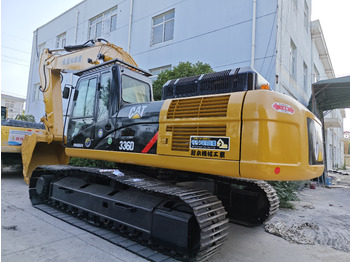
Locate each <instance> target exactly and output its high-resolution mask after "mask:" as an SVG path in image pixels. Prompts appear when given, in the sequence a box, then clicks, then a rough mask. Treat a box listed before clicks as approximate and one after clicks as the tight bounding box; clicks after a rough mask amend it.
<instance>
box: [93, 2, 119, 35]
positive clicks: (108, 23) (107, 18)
mask: <svg viewBox="0 0 350 262" xmlns="http://www.w3.org/2000/svg"><path fill="white" fill-rule="evenodd" d="M116 29H117V7H114V8H112V9H110V10H108V11H106V12H104V13H102V14H100V15H98V16H96V17H94V18H92V19H91V20H90V24H89V38H90V39H94V38H97V37H101V36H102V35H105V34H108V33H109V32H112V31H114V30H116Z"/></svg>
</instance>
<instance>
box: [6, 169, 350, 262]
mask: <svg viewBox="0 0 350 262" xmlns="http://www.w3.org/2000/svg"><path fill="white" fill-rule="evenodd" d="M296 212H297V211H296ZM297 215H298V214H297ZM229 233H230V235H229V237H228V239H227V241H226V243H225V245H224V247H223V248H222V249H221V251H220V252H219V253H218V254H216V256H215V257H213V258H212V259H210V262H216V261H227V262H228V261H243V262H245V261H263V262H264V261H269V262H274V261H276V262H277V261H278V262H280V261H293V262H295V261H325V262H326V261H337V262H338V261H344V262H345V261H350V253H347V252H343V251H338V250H335V249H333V248H331V247H329V246H326V245H319V244H315V245H300V244H292V243H289V242H287V241H286V240H284V239H282V238H280V237H277V236H275V235H272V234H268V233H266V232H265V230H264V228H263V226H260V227H255V228H247V227H244V226H239V225H234V224H230V228H229ZM1 260H2V261H4V262H11V261H13V262H17V261H21V262H26V261H28V262H32V261H55V262H56V261H57V262H58V261H62V262H63V261H64V262H66V261H74V262H80V261H81V262H86V261H135V262H136V261H137V262H138V261H140V262H141V261H146V260H144V259H142V258H140V257H138V256H137V255H135V254H133V253H130V252H128V251H126V250H124V249H123V248H120V247H117V246H115V245H113V244H111V243H109V242H107V241H105V240H103V239H100V238H98V237H96V236H94V235H92V234H90V233H87V232H86V231H83V230H81V229H78V228H75V227H74V226H71V225H69V224H67V223H65V222H63V221H61V220H59V219H56V218H53V217H51V216H50V215H48V214H46V213H43V212H42V211H40V210H37V209H36V208H33V207H32V206H31V204H30V201H29V198H28V187H27V185H26V184H25V182H24V181H23V179H22V176H21V174H20V172H16V173H9V172H6V170H5V172H3V173H2V177H1Z"/></svg>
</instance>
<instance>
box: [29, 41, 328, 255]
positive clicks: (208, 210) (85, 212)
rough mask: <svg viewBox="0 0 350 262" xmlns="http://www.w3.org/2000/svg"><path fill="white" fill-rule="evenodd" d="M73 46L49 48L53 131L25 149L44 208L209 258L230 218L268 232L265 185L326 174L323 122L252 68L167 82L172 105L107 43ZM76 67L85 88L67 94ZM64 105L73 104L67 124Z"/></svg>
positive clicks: (33, 188)
mask: <svg viewBox="0 0 350 262" xmlns="http://www.w3.org/2000/svg"><path fill="white" fill-rule="evenodd" d="M65 50H66V53H65V54H59V53H57V52H56V51H54V50H53V51H50V50H48V49H45V50H44V51H43V54H42V56H41V60H40V67H39V73H40V82H41V90H42V93H43V97H44V102H45V116H44V117H43V118H42V119H41V121H42V122H43V123H44V124H45V128H46V129H45V131H44V132H43V133H42V134H40V133H34V134H32V135H30V136H26V137H25V139H24V141H23V145H22V158H23V173H24V179H25V181H26V182H27V183H28V184H29V195H30V200H31V202H32V204H33V205H34V206H36V207H42V206H43V205H46V206H49V207H50V208H52V210H55V209H56V210H57V209H58V210H60V211H62V212H65V213H68V214H70V215H72V216H75V217H77V218H80V219H82V220H85V221H89V222H91V223H94V224H96V225H98V226H102V227H104V228H106V229H109V230H111V231H113V232H116V233H120V234H122V235H124V236H125V235H126V236H128V237H129V238H131V239H132V240H134V241H136V242H138V243H141V244H142V245H146V246H150V247H151V248H152V249H155V250H157V251H159V252H162V253H164V254H166V255H169V256H171V257H173V258H175V259H181V260H204V259H207V258H208V257H210V256H212V255H214V254H215V253H216V252H217V251H218V250H219V248H220V246H221V245H222V244H223V243H224V241H225V238H226V236H227V234H228V233H227V228H228V222H229V221H232V222H237V223H241V224H245V225H249V226H251V225H259V224H261V223H262V222H264V221H265V220H266V219H268V218H269V217H270V216H271V215H272V214H273V213H275V212H276V211H277V210H278V206H279V200H278V197H277V194H276V192H275V190H274V189H273V188H272V187H271V186H269V184H268V183H266V182H264V180H274V181H285V180H307V179H311V178H314V177H317V176H320V175H321V174H322V172H323V168H324V167H323V152H322V150H323V147H322V145H323V142H322V131H321V130H322V127H321V124H320V121H319V120H318V119H317V118H316V117H315V116H314V115H313V114H312V113H311V112H310V111H308V110H307V109H306V108H305V107H304V106H303V105H301V104H300V103H299V102H297V101H296V100H294V99H293V98H291V97H289V96H286V95H283V94H279V93H276V92H273V91H271V90H266V89H267V86H266V84H267V82H266V80H264V79H263V78H262V77H261V76H260V75H259V74H258V73H257V72H256V71H254V70H253V69H251V68H237V69H232V70H226V71H222V72H216V73H210V74H204V75H200V76H194V77H187V78H181V79H174V80H171V81H168V82H167V83H166V84H165V85H164V86H163V93H162V99H163V100H162V101H153V98H152V87H151V81H150V80H149V78H148V77H149V76H150V74H149V73H148V72H147V71H144V70H142V69H140V68H139V67H138V66H137V64H136V63H135V61H134V60H133V59H132V57H131V56H130V55H129V54H128V53H126V52H125V51H124V50H123V49H121V48H119V47H116V46H115V45H113V44H111V43H108V42H103V41H102V40H97V41H90V42H87V43H85V44H84V45H79V46H68V47H66V48H65ZM72 71H73V72H74V74H75V75H76V76H78V77H79V80H78V81H77V84H76V85H75V87H73V86H65V87H64V90H63V92H62V88H61V81H60V74H61V73H63V72H72ZM62 98H63V99H68V101H69V109H68V111H69V114H68V115H69V117H68V118H67V119H65V120H63V113H62ZM64 130H66V131H64ZM70 157H78V158H88V159H97V160H106V161H113V162H117V163H118V169H98V168H88V167H71V166H67V163H68V161H69V158H70ZM52 165H59V166H52ZM38 166H39V167H38ZM42 209H44V208H42ZM45 210H46V212H48V211H47V210H49V209H45ZM50 210H51V209H50ZM51 213H55V214H57V211H54V212H51ZM134 252H136V251H134Z"/></svg>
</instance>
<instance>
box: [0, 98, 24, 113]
mask: <svg viewBox="0 0 350 262" xmlns="http://www.w3.org/2000/svg"><path fill="white" fill-rule="evenodd" d="M25 101H26V100H25V99H24V98H23V97H17V96H14V95H9V94H1V106H5V107H6V108H7V113H8V115H7V118H10V119H15V118H16V116H17V115H22V114H23V110H24V105H25Z"/></svg>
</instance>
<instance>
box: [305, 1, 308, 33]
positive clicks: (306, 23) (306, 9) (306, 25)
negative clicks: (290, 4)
mask: <svg viewBox="0 0 350 262" xmlns="http://www.w3.org/2000/svg"><path fill="white" fill-rule="evenodd" d="M304 26H305V29H306V31H308V32H309V6H308V5H307V3H306V1H305V2H304Z"/></svg>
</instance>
